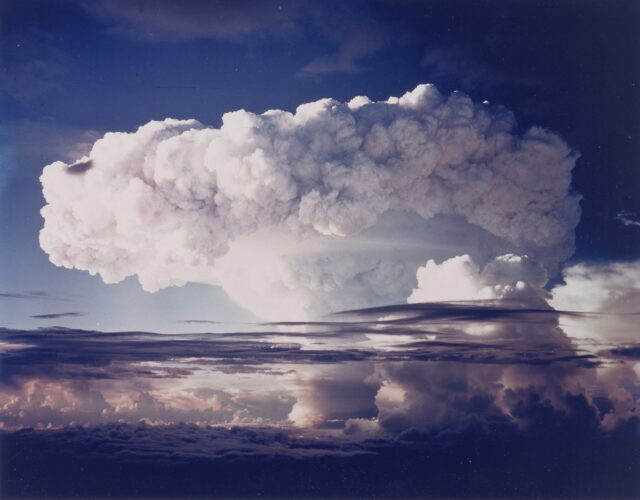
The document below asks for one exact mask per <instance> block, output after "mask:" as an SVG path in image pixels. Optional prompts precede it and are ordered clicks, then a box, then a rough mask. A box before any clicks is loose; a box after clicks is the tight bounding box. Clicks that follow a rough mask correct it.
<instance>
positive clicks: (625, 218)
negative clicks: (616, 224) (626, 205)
mask: <svg viewBox="0 0 640 500" xmlns="http://www.w3.org/2000/svg"><path fill="white" fill-rule="evenodd" d="M615 218H616V220H617V221H620V222H622V224H623V225H625V226H629V227H640V218H639V216H638V214H637V213H635V212H630V211H629V210H622V211H621V212H619V213H618V215H616V217H615Z"/></svg>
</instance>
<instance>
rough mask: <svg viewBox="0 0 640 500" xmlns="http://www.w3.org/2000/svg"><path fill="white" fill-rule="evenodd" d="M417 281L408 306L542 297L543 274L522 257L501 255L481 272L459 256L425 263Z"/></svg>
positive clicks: (529, 260) (544, 273) (544, 276)
mask: <svg viewBox="0 0 640 500" xmlns="http://www.w3.org/2000/svg"><path fill="white" fill-rule="evenodd" d="M417 279H418V287H417V288H414V290H413V292H412V294H411V295H410V296H409V298H408V299H407V301H408V302H440V301H464V300H483V299H505V298H508V299H513V298H519V299H532V298H534V299H535V298H538V297H542V296H543V295H544V291H543V290H542V286H544V285H545V284H546V282H547V273H546V272H545V270H544V269H542V268H541V267H540V266H539V265H538V264H536V263H535V262H534V261H532V260H531V259H530V258H529V257H527V256H526V255H524V256H520V255H513V254H506V255H501V256H499V257H496V258H495V259H493V260H492V261H490V262H489V263H488V264H487V265H486V266H485V267H484V269H481V268H480V267H479V266H478V264H476V263H475V262H474V261H473V259H472V258H471V257H470V256H469V255H459V256H457V257H452V258H451V259H448V260H445V261H444V262H442V263H441V264H436V262H435V261H434V260H433V259H432V260H429V261H428V262H427V263H426V265H425V266H423V267H420V268H419V269H418V273H417Z"/></svg>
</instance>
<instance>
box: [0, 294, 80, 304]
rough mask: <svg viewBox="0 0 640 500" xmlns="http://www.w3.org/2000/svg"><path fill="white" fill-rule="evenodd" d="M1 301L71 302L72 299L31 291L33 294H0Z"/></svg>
mask: <svg viewBox="0 0 640 500" xmlns="http://www.w3.org/2000/svg"><path fill="white" fill-rule="evenodd" d="M0 299H20V300H59V301H63V302H70V301H71V299H69V298H66V297H60V296H56V295H52V294H50V293H47V292H42V291H31V292H24V293H18V292H3V293H0Z"/></svg>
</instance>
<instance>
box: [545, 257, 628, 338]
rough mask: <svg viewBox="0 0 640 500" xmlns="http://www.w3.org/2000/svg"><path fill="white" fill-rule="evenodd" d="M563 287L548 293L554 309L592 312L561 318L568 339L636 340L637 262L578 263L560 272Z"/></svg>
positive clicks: (557, 287)
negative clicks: (570, 337) (550, 295)
mask: <svg viewBox="0 0 640 500" xmlns="http://www.w3.org/2000/svg"><path fill="white" fill-rule="evenodd" d="M562 278H563V280H564V284H561V285H558V286H556V287H555V288H553V290H552V298H551V301H550V303H551V305H552V306H553V307H554V308H556V309H565V310H572V311H586V312H590V313H596V314H592V315H588V316H574V317H565V318H563V320H562V327H563V328H564V329H565V331H566V332H567V333H568V334H569V335H571V336H572V337H578V338H592V339H596V340H614V341H622V340H637V338H638V337H637V334H638V314H639V313H640V261H635V262H611V263H579V264H574V265H572V266H569V267H567V268H565V269H564V270H563V272H562Z"/></svg>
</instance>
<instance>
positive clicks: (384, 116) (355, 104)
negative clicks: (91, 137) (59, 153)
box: [40, 85, 579, 317]
mask: <svg viewBox="0 0 640 500" xmlns="http://www.w3.org/2000/svg"><path fill="white" fill-rule="evenodd" d="M575 160H576V155H575V153H574V152H572V151H571V149H570V148H569V147H568V146H567V145H566V144H565V142H564V141H563V140H562V139H561V138H560V137H559V136H558V135H556V134H554V133H552V132H549V131H546V130H544V129H541V128H537V127H534V128H532V129H530V130H528V131H527V132H525V133H524V134H523V135H522V136H520V135H518V133H517V130H516V123H515V120H514V118H513V115H512V114H511V113H510V112H508V111H507V110H505V109H504V108H499V107H491V106H488V105H485V104H476V103H473V102H472V101H471V99H470V98H469V97H467V96H465V95H464V94H461V93H457V92H454V93H453V94H452V95H451V96H449V97H448V98H445V97H444V96H442V95H441V94H440V93H439V92H438V91H437V90H436V89H435V87H433V86H432V85H420V86H418V87H417V88H416V89H415V90H413V91H412V92H408V93H407V94H405V95H404V96H402V97H400V98H395V97H392V98H389V99H388V100H387V101H383V102H371V101H370V100H369V99H368V98H366V97H356V98H354V99H353V100H351V101H350V102H349V103H340V102H338V101H336V100H333V99H322V100H319V101H317V102H312V103H308V104H303V105H301V106H299V107H298V109H297V110H296V112H295V113H289V112H286V111H279V110H270V111H267V112H265V113H263V114H261V115H256V114H253V113H249V112H246V111H242V110H241V111H236V112H232V113H227V114H225V115H224V116H223V124H222V126H221V128H220V129H215V128H209V127H205V126H203V125H202V124H201V123H199V122H197V121H195V120H173V119H167V120H164V121H162V122H157V121H154V122H150V123H148V124H146V125H144V126H142V127H140V128H139V129H138V130H137V131H136V132H134V133H108V134H106V135H105V136H104V137H103V138H102V139H100V140H98V141H97V142H96V143H95V144H94V146H93V149H92V150H91V153H90V155H89V157H87V158H83V159H82V160H81V161H83V162H87V161H91V165H92V168H90V169H88V170H86V171H85V172H83V173H80V174H76V175H69V172H68V169H69V165H67V164H65V163H63V162H56V163H53V164H51V165H49V166H47V167H45V169H44V171H43V174H42V177H41V181H42V184H43V191H44V195H45V198H46V201H47V205H46V206H45V207H44V208H43V210H42V215H43V217H44V218H45V225H44V228H43V230H42V232H41V235H40V242H41V246H42V248H43V249H44V250H45V251H46V252H47V253H48V254H49V255H50V258H51V260H52V262H54V263H55V264H57V265H61V266H66V267H70V268H78V269H84V270H87V271H89V272H91V273H94V274H95V273H99V274H100V275H101V276H102V278H103V279H104V280H105V281H106V282H110V283H111V282H117V281H120V280H122V279H124V278H125V277H127V276H130V275H135V274H137V275H138V278H139V280H140V282H141V283H142V285H143V287H144V288H145V289H146V290H149V291H154V290H157V289H159V288H162V287H166V286H171V285H181V284H184V283H185V282H187V281H200V282H208V283H214V284H222V286H224V287H225V289H227V290H228V291H229V290H230V289H233V291H232V292H231V295H232V297H234V298H235V299H236V300H237V301H239V302H240V303H241V304H243V305H244V306H246V307H248V308H249V309H252V310H253V311H254V312H257V313H258V314H260V315H261V316H264V317H269V315H270V311H271V310H272V307H270V306H266V305H264V304H262V303H258V302H257V300H258V299H256V298H255V295H256V294H258V295H263V292H261V290H265V289H270V290H272V293H273V294H274V296H278V294H279V293H280V292H279V291H278V290H282V294H283V296H287V295H294V296H296V297H301V299H300V300H299V302H300V301H301V302H302V303H301V304H296V306H297V308H298V309H297V310H298V311H301V312H300V313H296V314H303V315H304V314H309V313H314V314H317V313H319V312H326V311H328V310H330V309H331V308H335V307H336V304H337V305H338V307H362V306H365V305H369V304H371V303H373V302H375V301H376V300H379V299H380V297H379V296H377V295H376V293H372V290H373V289H374V288H375V287H376V286H378V287H379V289H384V287H385V286H387V285H389V284H391V283H393V282H394V281H395V282H399V283H400V286H396V288H397V291H395V290H394V293H393V294H392V295H393V296H392V297H387V296H384V297H383V298H384V301H388V300H390V299H395V300H400V299H402V298H404V297H406V295H407V294H408V293H409V292H410V290H411V288H412V286H414V285H415V281H414V278H413V276H414V274H413V272H414V270H415V267H414V268H413V269H410V270H407V269H404V268H402V265H395V264H394V263H393V261H392V260H391V261H390V259H389V258H388V256H383V257H381V256H380V255H370V257H371V258H370V259H369V260H367V259H364V260H363V259H359V258H357V255H356V258H355V259H354V263H353V264H351V265H346V266H343V267H345V268H346V269H344V270H343V271H335V272H334V271H332V272H331V276H330V277H328V278H327V280H328V281H327V280H323V279H320V283H319V280H318V277H319V276H323V275H326V273H325V272H324V271H322V270H320V269H319V268H318V265H317V263H318V262H325V261H323V258H324V257H325V256H327V258H328V259H329V260H332V261H335V260H336V258H337V257H336V256H337V255H339V254H338V253H336V252H335V249H336V248H342V247H339V245H340V243H337V242H338V241H340V240H347V241H350V240H352V239H353V238H354V237H355V236H357V235H361V234H363V232H366V230H367V229H368V228H375V227H376V226H377V225H378V224H380V221H381V220H382V219H383V218H384V216H386V215H387V214H390V213H397V212H400V213H406V214H411V213H413V214H418V215H419V216H421V217H422V218H424V219H427V220H439V219H438V218H439V217H440V218H441V217H454V218H457V219H456V220H457V221H458V222H456V224H457V225H458V226H459V227H460V225H461V224H466V225H467V226H468V225H471V226H474V227H476V229H478V230H479V231H481V232H482V233H483V234H485V235H486V240H487V242H489V241H490V242H491V243H487V244H486V247H488V248H489V253H490V254H491V255H490V256H489V257H490V258H492V257H495V256H496V255H500V254H504V253H506V252H509V251H511V252H516V253H526V254H527V255H529V256H530V257H531V258H532V259H533V260H535V261H537V262H539V263H540V265H542V266H543V267H544V268H546V269H548V270H550V271H551V272H554V271H555V268H556V267H557V265H558V263H559V262H560V261H561V260H563V259H565V258H567V257H568V256H569V255H570V254H571V253H572V251H573V228H574V227H575V225H576V224H577V221H578V219H579V207H578V200H579V197H578V196H577V195H574V194H572V193H570V182H571V169H572V168H573V166H574V163H575ZM407 217H409V215H407ZM260 230H262V232H263V233H264V232H265V231H266V232H268V233H271V234H275V235H277V238H276V241H274V238H272V239H271V241H268V244H264V245H261V244H260V243H259V241H260V240H259V238H256V234H259V233H260ZM413 230H414V231H415V230H416V228H413ZM411 231H412V228H410V227H409V228H408V229H407V234H410V233H411ZM252 237H253V239H252ZM429 239H430V234H429V233H425V234H423V240H424V241H427V242H428V241H429ZM463 240H464V237H458V238H457V240H456V241H455V243H456V245H454V246H456V248H457V250H456V253H453V254H448V255H447V257H450V256H451V255H458V254H459V247H460V242H461V241H463ZM257 242H258V244H256V243H257ZM304 242H307V243H308V242H312V244H309V245H307V248H306V250H305V252H306V254H305V255H304V258H298V257H299V256H300V254H301V251H298V248H297V247H298V245H302V246H303V243H304ZM496 242H498V243H496ZM309 247H313V248H311V249H310V248H309ZM315 248H317V249H319V250H316V249H315ZM361 248H362V247H361ZM466 253H468V252H466ZM263 254H264V255H265V258H263ZM283 255H284V256H285V258H284V263H282V257H283ZM290 255H294V256H296V258H294V259H292V260H291V262H293V264H290V263H289V262H290V260H289V256H290ZM309 255H312V257H313V258H310V259H309V258H307V257H308V256H309ZM222 257H225V258H226V259H227V261H228V262H229V261H231V262H234V265H233V266H231V265H229V266H226V267H225V266H224V265H222V263H223V262H224V259H221V258H222ZM429 257H431V255H430V254H429V253H428V252H426V253H424V252H423V254H421V255H420V260H419V261H421V262H425V260H426V258H429ZM245 265H246V267H248V268H249V269H251V272H250V273H249V274H250V276H249V277H244V279H243V283H238V282H237V281H236V280H235V279H234V278H233V277H231V278H229V273H230V269H233V270H234V272H232V273H231V274H232V275H235V274H236V273H235V271H239V270H240V269H242V267H244V266H245ZM363 266H364V267H363ZM301 267H304V268H305V269H307V274H308V275H310V276H311V279H309V280H308V283H311V284H310V285H307V283H289V282H287V275H291V274H292V273H293V272H294V271H293V269H294V268H295V272H298V271H300V268H301ZM328 267H332V266H328ZM416 267H417V266H416ZM254 270H255V272H254ZM225 273H226V275H225ZM323 273H324V274H323ZM367 273H369V274H367ZM367 276H369V277H367ZM380 276H383V277H384V276H386V278H384V279H382V282H381V280H380V279H379V278H380ZM267 285H268V286H267ZM318 290H321V292H322V294H323V296H325V298H326V300H324V301H321V304H320V305H319V306H317V307H316V309H317V310H312V309H313V307H312V304H313V302H314V298H316V297H317V295H318V293H319V292H318ZM346 296H350V297H352V299H351V300H352V302H349V301H348V300H347V301H346V302H345V300H346V299H345V297H346ZM353 301H355V302H353ZM287 314H289V315H291V314H292V313H291V312H289V311H287V309H286V308H282V310H278V311H277V314H276V313H273V314H272V316H280V317H281V315H287Z"/></svg>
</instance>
